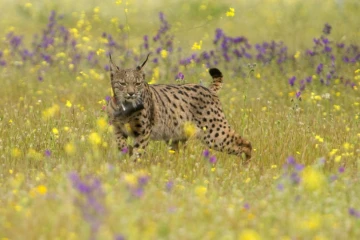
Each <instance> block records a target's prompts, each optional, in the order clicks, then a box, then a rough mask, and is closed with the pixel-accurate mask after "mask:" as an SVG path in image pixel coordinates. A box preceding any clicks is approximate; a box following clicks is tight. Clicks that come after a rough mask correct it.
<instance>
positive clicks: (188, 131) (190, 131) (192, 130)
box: [184, 122, 196, 138]
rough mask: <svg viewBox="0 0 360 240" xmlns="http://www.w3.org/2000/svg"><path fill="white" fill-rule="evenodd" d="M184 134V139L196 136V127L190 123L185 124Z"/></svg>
mask: <svg viewBox="0 0 360 240" xmlns="http://www.w3.org/2000/svg"><path fill="white" fill-rule="evenodd" d="M184 133H185V135H186V137H188V138H189V137H192V136H194V135H195V134H196V126H195V124H194V123H192V122H185V124H184Z"/></svg>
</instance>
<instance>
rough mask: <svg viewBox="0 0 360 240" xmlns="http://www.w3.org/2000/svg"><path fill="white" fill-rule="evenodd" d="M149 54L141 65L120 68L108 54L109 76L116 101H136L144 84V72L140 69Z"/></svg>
mask: <svg viewBox="0 0 360 240" xmlns="http://www.w3.org/2000/svg"><path fill="white" fill-rule="evenodd" d="M149 55H150V54H148V55H147V57H146V60H145V61H144V62H143V64H141V66H138V67H136V68H135V69H120V68H119V67H118V66H116V65H115V64H114V63H113V61H112V59H111V55H110V78H111V86H112V89H113V92H114V97H115V99H116V101H117V102H118V103H124V102H137V101H139V100H141V94H142V92H143V90H144V88H145V86H146V83H145V74H144V72H143V71H142V69H143V67H144V66H145V64H146V62H147V60H148V58H149Z"/></svg>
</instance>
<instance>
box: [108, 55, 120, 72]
mask: <svg viewBox="0 0 360 240" xmlns="http://www.w3.org/2000/svg"><path fill="white" fill-rule="evenodd" d="M109 59H110V71H114V70H116V69H117V70H119V69H120V68H119V67H118V66H116V65H115V64H114V62H113V60H112V58H111V54H109Z"/></svg>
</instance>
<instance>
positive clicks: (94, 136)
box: [88, 132, 101, 145]
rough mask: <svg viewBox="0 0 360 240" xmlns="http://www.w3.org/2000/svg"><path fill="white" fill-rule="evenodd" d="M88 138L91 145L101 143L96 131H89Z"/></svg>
mask: <svg viewBox="0 0 360 240" xmlns="http://www.w3.org/2000/svg"><path fill="white" fill-rule="evenodd" d="M88 140H89V142H90V143H91V144H92V145H99V144H100V143H101V137H100V136H99V134H98V133H96V132H93V133H90V135H89V138H88Z"/></svg>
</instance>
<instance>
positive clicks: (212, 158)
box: [209, 156, 216, 164]
mask: <svg viewBox="0 0 360 240" xmlns="http://www.w3.org/2000/svg"><path fill="white" fill-rule="evenodd" d="M209 162H210V163H211V164H215V163H216V157H215V156H211V157H210V158H209Z"/></svg>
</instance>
